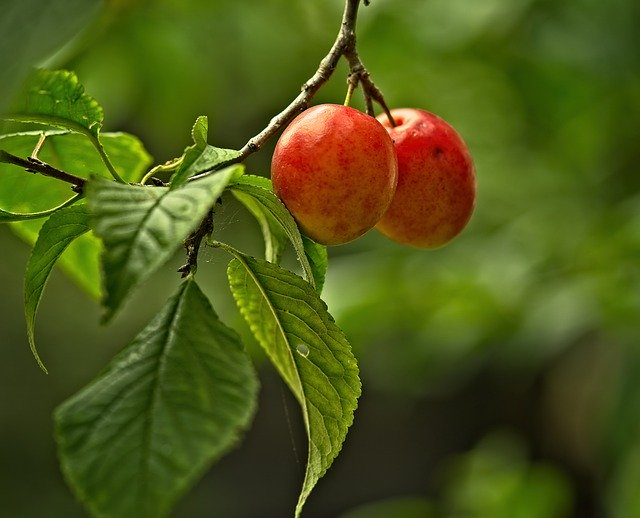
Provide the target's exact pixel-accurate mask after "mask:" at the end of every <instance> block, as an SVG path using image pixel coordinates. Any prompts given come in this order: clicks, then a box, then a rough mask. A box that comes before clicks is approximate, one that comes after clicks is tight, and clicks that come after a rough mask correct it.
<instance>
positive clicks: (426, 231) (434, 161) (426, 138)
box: [376, 108, 476, 249]
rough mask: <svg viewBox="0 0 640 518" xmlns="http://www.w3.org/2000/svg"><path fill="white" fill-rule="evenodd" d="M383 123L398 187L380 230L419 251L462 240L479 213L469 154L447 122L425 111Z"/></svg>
mask: <svg viewBox="0 0 640 518" xmlns="http://www.w3.org/2000/svg"><path fill="white" fill-rule="evenodd" d="M391 115H392V117H393V119H394V121H395V122H396V126H395V127H393V126H392V125H391V123H390V121H389V120H388V118H387V117H386V116H385V115H380V116H379V117H378V119H379V120H380V122H381V123H382V124H383V125H384V127H385V128H386V129H387V131H388V132H389V135H390V136H391V138H392V139H393V141H394V145H395V149H396V153H397V156H398V184H397V188H396V192H395V195H394V198H393V201H392V202H391V205H390V207H389V209H388V210H387V212H386V213H385V214H384V216H383V217H382V218H381V220H380V221H379V222H378V224H377V225H376V229H377V230H379V231H380V232H381V233H382V234H384V235H385V236H386V237H388V238H389V239H391V240H393V241H396V242H398V243H401V244H404V245H409V246H414V247H418V248H427V249H433V248H438V247H441V246H443V245H445V244H446V243H448V242H449V241H451V240H452V239H453V238H454V237H456V236H457V235H458V234H460V232H462V230H463V229H464V227H465V226H466V225H467V223H468V222H469V220H470V218H471V215H472V213H473V211H474V208H475V200H476V173H475V167H474V164H473V160H472V158H471V154H470V153H469V150H468V148H467V146H466V144H465V143H464V141H463V140H462V138H461V137H460V135H459V134H458V133H457V132H456V130H455V129H454V128H453V127H452V126H451V125H450V124H449V123H447V122H446V121H445V120H443V119H441V118H440V117H438V116H437V115H434V114H433V113H430V112H428V111H425V110H420V109H416V108H397V109H394V110H391Z"/></svg>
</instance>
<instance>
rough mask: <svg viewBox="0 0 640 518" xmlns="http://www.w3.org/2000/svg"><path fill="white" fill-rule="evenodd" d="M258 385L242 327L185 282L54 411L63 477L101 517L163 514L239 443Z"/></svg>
mask: <svg viewBox="0 0 640 518" xmlns="http://www.w3.org/2000/svg"><path fill="white" fill-rule="evenodd" d="M257 386H258V383H257V378H256V375H255V372H254V370H253V366H252V364H251V361H250V359H249V357H248V356H247V354H246V353H245V351H244V350H243V348H242V344H241V343H240V341H239V338H238V336H237V334H236V333H235V332H234V331H233V330H231V329H229V328H228V327H226V326H225V325H224V324H223V323H222V322H221V321H220V320H219V319H218V317H217V315H216V314H215V312H214V311H213V308H212V307H211V305H210V304H209V301H208V300H207V298H206V297H205V295H204V294H203V293H202V292H201V291H200V289H199V288H198V286H197V285H196V283H195V282H194V281H193V280H187V281H185V282H184V283H183V284H182V286H181V287H180V289H179V291H178V293H177V294H176V295H175V296H174V297H172V298H171V299H170V300H169V301H168V302H167V304H166V305H165V307H164V308H163V309H162V310H161V311H160V313H159V314H158V315H157V316H156V317H155V318H154V319H153V321H152V322H150V323H149V324H148V325H147V327H146V328H145V329H144V330H143V331H141V332H140V334H139V335H138V336H137V337H136V338H135V339H134V340H133V341H132V342H131V343H130V344H129V345H128V346H127V347H126V348H125V349H124V350H123V351H122V352H121V353H120V354H119V355H117V356H116V357H115V358H114V359H113V361H112V362H111V364H110V365H109V366H108V367H107V369H106V371H105V372H104V373H103V374H102V375H101V376H100V377H99V378H97V379H96V380H95V381H93V382H91V383H90V384H89V385H88V386H86V387H85V388H83V389H82V390H81V391H80V392H78V393H77V394H75V395H74V396H72V397H71V398H70V399H68V400H67V401H65V402H64V403H63V404H62V405H60V406H59V407H58V408H57V409H56V411H55V414H54V418H55V428H56V438H57V443H58V453H59V457H60V461H61V466H62V469H63V472H64V474H65V477H66V479H67V481H68V482H69V484H70V485H71V487H72V488H73V489H74V491H75V493H76V494H77V496H78V498H79V499H80V500H81V501H82V502H83V503H84V504H85V505H86V506H87V507H88V509H89V510H90V511H91V513H92V514H94V515H96V516H117V517H118V518H129V517H131V518H158V517H162V516H166V515H167V514H168V513H169V511H170V509H171V507H172V506H173V504H174V503H175V502H176V500H177V499H178V498H179V497H180V496H181V495H182V494H184V492H185V491H186V490H188V489H189V488H190V487H191V486H192V485H193V484H194V483H195V481H196V480H197V479H198V478H199V477H200V476H201V475H202V473H203V472H204V470H206V469H207V468H208V467H209V466H210V465H211V463H212V462H213V461H215V460H216V459H218V458H219V457H220V456H221V455H222V454H224V453H225V452H226V451H228V450H229V449H230V448H231V447H232V446H234V444H235V443H236V442H237V439H238V435H239V433H240V432H241V431H243V430H244V429H246V427H247V426H248V424H249V422H250V420H251V418H252V416H253V413H254V410H255V400H256V393H257Z"/></svg>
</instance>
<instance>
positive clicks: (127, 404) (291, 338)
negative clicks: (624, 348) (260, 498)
mask: <svg viewBox="0 0 640 518" xmlns="http://www.w3.org/2000/svg"><path fill="white" fill-rule="evenodd" d="M16 106H17V108H16V109H14V110H12V111H11V112H10V114H9V115H8V116H7V119H9V120H12V121H19V122H31V123H39V124H45V125H46V126H56V127H59V128H62V130H63V131H62V132H60V131H57V132H51V131H50V130H47V131H46V132H40V133H36V132H23V133H13V134H8V135H6V136H4V138H3V143H4V144H5V145H6V146H7V149H12V150H14V151H15V150H16V149H20V150H24V148H25V146H29V144H30V143H32V142H33V140H34V138H35V137H36V136H37V137H38V140H37V142H36V145H35V147H34V148H33V150H32V151H30V152H29V153H24V154H30V155H31V156H32V157H37V156H38V155H39V153H40V152H41V151H42V148H43V146H44V144H45V143H46V142H51V139H54V138H55V139H61V138H63V137H67V136H70V135H73V133H79V134H80V135H82V136H83V137H85V138H87V139H88V140H89V141H90V143H91V145H92V146H91V147H90V148H86V147H85V148H82V147H81V146H77V147H74V148H72V149H71V150H70V151H71V152H70V155H72V156H73V157H74V159H75V160H76V161H77V162H80V163H87V162H91V160H92V159H93V160H95V152H96V151H97V153H98V156H99V157H100V159H101V160H102V162H103V164H104V166H105V167H106V169H107V171H108V172H110V173H112V176H113V179H115V180H116V181H113V180H111V181H109V180H107V179H105V178H104V177H102V176H100V175H96V174H95V173H93V174H92V176H89V177H88V178H86V179H85V178H79V177H78V180H77V184H76V186H75V187H76V188H78V190H79V189H80V188H81V191H80V195H77V196H74V197H73V198H71V199H70V200H67V201H65V202H63V203H62V204H61V205H59V206H57V207H50V208H49V209H48V210H45V211H40V212H25V213H17V212H11V211H3V213H2V214H3V218H4V221H5V222H20V221H23V220H29V219H40V218H46V219H45V221H44V224H42V225H41V227H40V229H39V232H38V234H37V239H36V242H35V245H34V248H33V251H32V254H31V257H30V259H29V264H28V266H27V273H26V276H25V315H26V319H27V333H28V337H29V343H30V346H31V349H32V352H33V354H34V356H35V358H36V361H37V362H38V364H39V365H40V366H41V368H42V369H43V370H45V371H46V368H45V366H44V364H43V363H42V360H41V359H40V356H39V355H38V353H37V350H36V345H35V333H34V326H35V317H36V312H37V309H38V305H39V303H40V299H41V297H42V294H43V290H44V287H45V284H46V282H47V280H48V278H49V275H50V273H51V271H52V268H53V266H54V265H55V263H56V262H57V261H58V259H60V258H61V257H62V256H63V254H64V253H65V250H66V249H67V248H68V247H69V245H70V244H71V243H72V242H73V241H74V240H75V239H77V238H79V237H80V236H82V235H84V234H86V233H90V234H91V235H92V236H93V239H94V243H95V244H96V245H95V246H99V247H100V248H101V253H100V263H101V271H102V305H103V307H104V309H105V313H104V315H103V319H102V320H103V322H107V321H109V320H111V318H112V317H113V315H114V314H115V313H116V311H118V310H119V309H120V307H121V306H122V305H123V303H124V302H125V300H126V298H127V297H128V296H129V295H130V293H131V292H132V291H133V290H135V289H136V288H137V287H138V286H139V285H140V284H141V283H142V282H144V281H145V280H146V279H148V278H149V277H150V276H151V275H152V274H153V273H154V272H155V270H157V269H158V268H159V267H161V266H162V265H163V264H165V263H166V262H167V261H168V260H169V259H170V258H171V256H173V255H174V253H175V252H176V250H177V249H178V248H179V247H180V245H181V244H183V242H185V240H187V238H188V237H189V236H190V234H192V233H193V232H194V230H195V229H197V228H198V227H199V225H200V224H201V223H202V222H203V219H206V218H207V217H210V214H211V211H212V207H213V206H214V204H215V203H216V201H217V200H219V198H220V197H221V196H222V194H223V192H225V190H232V191H233V192H234V194H235V195H236V196H238V197H239V198H240V199H241V200H242V201H243V203H244V204H245V205H246V206H247V207H248V208H249V209H250V210H249V212H250V213H251V214H253V215H254V216H256V218H257V219H258V221H259V223H260V225H261V227H262V230H263V234H264V239H265V252H266V256H267V258H268V259H269V260H270V261H271V262H267V261H263V262H261V261H257V260H255V259H252V258H250V257H249V256H246V255H244V254H243V253H241V252H240V251H238V250H236V249H234V248H233V247H230V246H229V245H226V244H224V243H220V242H216V243H215V246H217V247H220V248H223V249H225V250H228V251H230V252H231V253H232V255H233V256H234V257H235V259H234V260H233V261H232V262H231V263H230V265H229V283H230V286H231V290H232V292H233V294H234V296H235V297H236V300H237V302H238V306H239V308H240V311H241V312H242V314H243V315H244V316H245V318H246V320H247V321H248V323H249V324H250V327H251V329H252V331H253V332H254V334H255V335H256V337H257V338H258V341H259V342H260V344H261V345H262V346H263V347H264V348H265V350H266V351H267V353H268V356H269V358H270V359H271V361H272V363H273V364H274V365H275V367H276V368H277V369H278V371H279V372H280V373H281V375H282V377H283V379H284V380H285V381H286V382H287V384H288V385H289V387H290V388H291V390H292V391H293V393H294V395H295V396H296V398H297V399H298V401H299V403H300V406H301V408H302V412H303V418H304V422H305V425H306V429H307V433H308V437H309V455H308V457H309V458H308V463H307V474H306V477H305V480H304V484H303V488H302V492H301V494H300V498H299V502H298V505H297V508H296V516H297V515H299V514H300V512H301V511H302V508H303V506H304V503H305V501H306V499H307V497H308V496H309V494H310V492H311V490H312V489H313V487H314V486H315V485H316V483H317V481H318V479H319V478H320V477H322V475H323V474H324V473H325V472H326V471H327V469H328V468H329V466H330V465H331V464H332V462H333V460H334V459H335V457H336V456H337V454H338V452H339V451H340V448H341V446H342V442H343V441H344V439H345V436H346V433H347V429H348V427H349V426H350V425H351V424H352V422H353V412H354V410H355V408H356V404H357V399H358V397H359V395H360V380H359V378H358V367H357V364H356V360H355V358H354V356H353V355H352V354H351V349H350V345H349V343H348V342H347V340H346V338H345V336H344V334H342V332H341V331H340V329H339V328H338V327H337V325H336V324H335V322H334V320H333V318H332V317H331V315H329V313H328V312H327V309H326V304H325V303H324V302H322V300H321V299H320V298H319V292H320V290H321V287H322V283H323V279H324V274H325V271H326V268H327V260H326V252H325V251H324V250H323V247H320V246H319V245H317V244H314V243H312V242H310V241H309V240H308V239H305V240H304V241H303V238H302V236H301V235H300V231H299V230H298V227H297V225H296V223H295V221H294V220H293V218H292V217H291V215H290V214H289V213H288V211H287V210H286V208H284V206H283V205H282V203H281V202H280V201H279V200H278V199H277V197H276V196H275V195H274V194H273V192H272V191H271V185H270V182H269V181H268V180H267V179H265V178H261V177H257V176H254V177H250V176H245V177H243V176H242V175H243V168H242V166H240V165H232V166H229V167H226V168H223V169H220V170H217V171H215V172H214V173H209V174H205V175H203V176H202V177H201V178H197V177H198V175H201V173H204V172H206V171H211V170H212V169H214V168H216V167H218V166H220V165H221V164H223V163H224V162H225V161H227V160H229V159H233V158H236V157H237V156H238V153H237V152H235V151H232V150H223V149H219V148H215V147H213V146H210V145H209V144H207V142H206V139H207V131H208V123H207V119H206V117H200V118H198V119H197V120H196V122H195V124H194V127H193V130H192V137H193V139H194V144H193V145H192V146H189V147H187V148H186V150H185V152H184V154H183V155H182V156H181V157H178V158H177V159H175V160H173V161H171V162H170V163H168V164H165V165H161V166H157V167H155V168H152V169H151V171H150V173H148V174H147V175H145V178H142V181H141V182H137V183H124V181H123V180H122V177H121V176H120V174H118V173H117V167H116V164H117V165H119V166H120V165H122V163H124V164H126V165H133V167H131V168H127V169H126V174H125V176H126V177H131V176H132V175H133V174H135V173H138V172H139V170H138V169H139V168H138V167H136V166H137V164H139V163H141V162H142V163H145V162H146V157H147V156H148V155H147V154H146V152H145V151H144V150H143V149H142V148H141V147H140V146H137V145H132V146H130V147H129V148H120V149H118V150H116V151H117V152H116V153H114V155H115V156H116V157H117V158H118V159H119V160H118V161H117V162H112V161H111V158H110V157H109V155H108V154H107V152H106V151H105V149H107V148H106V147H105V146H103V144H102V142H101V135H100V131H99V130H100V127H101V125H102V117H103V115H102V107H101V106H100V105H99V104H98V103H97V102H96V101H95V100H94V99H93V98H91V97H89V96H88V95H87V94H86V93H84V89H83V88H82V86H81V85H80V84H79V83H78V80H77V77H76V76H75V75H74V74H73V73H71V72H60V71H53V72H47V71H44V70H39V71H37V72H36V73H35V74H34V76H33V77H31V78H30V80H29V82H28V83H27V86H26V87H25V94H24V97H22V98H20V99H19V101H18V103H17V105H16ZM123 138H125V139H126V138H129V137H127V136H125V137H123ZM107 141H108V139H107ZM132 142H135V141H132ZM50 147H53V144H51V146H50ZM56 149H57V148H56ZM5 151H6V150H5ZM83 151H84V154H83ZM64 156H66V155H63V157H64ZM54 158H55V157H54ZM73 163H74V162H71V165H72V164H73ZM132 170H133V172H132ZM158 173H165V174H168V175H169V178H170V180H169V185H168V186H166V187H165V186H158V185H146V184H145V181H146V180H147V179H151V178H152V175H154V174H158ZM16 181H18V182H19V181H20V180H19V179H17V180H16ZM43 181H46V178H45V177H44V176H37V177H35V181H34V182H33V189H34V190H35V189H42V188H43V186H42V185H41V184H40V182H43ZM11 185H12V183H11V182H4V183H3V184H1V185H0V190H4V192H5V193H6V194H5V197H4V199H5V200H7V199H8V198H10V191H9V189H8V188H9V187H11ZM83 197H86V203H85V202H84V201H83V202H79V201H78V200H79V198H83ZM18 201H20V202H22V198H19V199H18ZM21 208H22V210H25V207H24V204H22V206H21ZM27 210H28V209H27ZM208 215H209V216H208ZM207 233H210V231H209V230H207ZM202 237H204V236H202ZM287 241H291V242H292V243H293V248H294V251H295V253H296V254H297V255H298V260H299V261H300V263H301V265H302V270H303V273H304V275H305V277H306V280H305V279H303V278H302V277H299V276H298V275H297V274H295V273H293V272H290V271H288V270H286V269H284V268H281V267H279V266H278V265H277V263H278V262H279V261H280V259H281V255H282V253H281V252H282V250H284V248H285V247H286V244H287V243H286V242H287ZM98 243H99V245H98ZM195 246H196V253H197V247H199V246H200V243H199V242H198V243H196V244H195ZM312 264H313V267H312ZM72 265H73V266H74V267H75V268H83V267H84V264H82V263H76V264H75V265H74V264H73V262H72ZM187 266H188V268H187V269H186V270H184V276H186V277H187V280H185V281H184V282H183V285H182V287H181V288H180V290H179V291H178V293H177V294H176V295H175V296H174V297H172V298H171V299H170V300H169V301H168V302H167V304H166V306H165V307H164V309H162V310H161V311H160V313H159V314H158V315H157V316H156V317H155V318H154V319H153V320H152V322H151V323H149V325H148V326H147V327H146V328H145V329H144V330H143V331H142V332H141V333H140V334H139V335H138V336H137V337H136V338H135V339H134V340H133V342H131V344H130V345H129V346H127V347H126V348H125V349H124V350H123V351H122V352H121V353H120V354H119V355H118V356H117V357H116V358H114V359H113V361H112V362H111V364H110V365H109V366H108V367H107V369H106V371H105V372H104V373H103V374H101V375H100V377H98V378H97V379H96V380H94V381H93V382H92V383H90V384H89V385H88V386H87V387H85V388H84V389H83V390H81V391H80V392H79V393H77V394H76V395H75V396H73V397H71V398H70V399H68V400H67V401H65V402H64V403H63V404H62V405H60V407H59V408H58V409H57V410H56V413H55V421H56V438H57V441H58V447H59V456H60V462H61V465H62V469H63V471H64V473H65V476H66V478H67V481H68V482H69V484H70V485H71V487H72V489H73V490H74V491H75V493H76V494H77V495H78V498H79V499H80V500H81V501H82V502H83V503H84V504H85V505H86V506H87V508H88V509H89V510H90V511H91V512H92V513H93V514H95V515H97V516H164V515H166V514H168V513H169V511H170V510H171V508H172V507H173V505H174V504H175V501H176V500H177V498H178V497H179V496H180V495H181V494H182V493H184V492H185V491H186V490H187V489H188V488H189V487H190V486H192V485H193V484H194V483H195V481H196V480H197V477H198V476H199V475H201V473H202V471H203V469H204V468H206V467H207V466H208V465H209V464H211V462H212V461H213V460H214V459H216V458H217V457H219V456H220V455H221V454H223V453H225V451H227V450H228V449H229V448H230V447H231V446H233V445H234V444H235V442H236V439H237V435H238V434H239V432H241V431H242V430H244V429H246V428H247V426H248V423H249V420H250V418H251V416H252V414H253V412H254V408H255V405H256V389H257V378H256V375H255V373H254V371H253V369H252V367H251V363H250V360H249V358H248V357H247V355H246V352H245V351H244V349H243V346H242V344H241V342H240V339H239V337H238V336H237V335H236V334H235V333H234V332H233V331H231V330H230V329H229V328H227V327H226V326H225V325H224V324H222V322H221V321H220V320H219V319H218V317H217V315H216V314H215V312H214V311H213V309H212V308H211V306H210V305H209V302H208V301H207V299H206V297H205V296H204V294H203V293H202V292H201V291H200V289H199V288H198V286H197V284H196V282H195V280H194V276H195V274H196V263H195V262H194V263H192V264H188V265H187ZM93 288H94V289H97V287H95V286H94V287H93ZM125 488H126V490H125ZM123 493H126V494H127V497H126V498H123V497H122V494H123Z"/></svg>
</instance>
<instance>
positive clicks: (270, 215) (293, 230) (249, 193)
mask: <svg viewBox="0 0 640 518" xmlns="http://www.w3.org/2000/svg"><path fill="white" fill-rule="evenodd" d="M231 192H232V193H233V194H234V195H235V196H236V197H237V198H238V200H239V201H240V202H242V203H243V204H245V205H246V206H247V208H248V209H249V211H250V212H251V213H252V214H253V215H254V216H255V217H256V218H257V219H258V222H259V223H260V227H261V228H262V232H263V234H264V236H265V255H266V257H267V260H270V261H271V260H273V262H277V259H279V257H280V255H281V253H282V248H283V246H284V243H283V240H282V234H283V232H284V234H285V235H286V236H288V238H289V240H290V241H291V243H292V244H293V249H294V250H295V252H296V255H297V256H298V261H300V265H301V266H302V273H303V274H304V277H305V279H307V280H308V281H309V282H310V283H311V284H312V285H313V286H314V287H316V276H315V275H314V269H313V268H312V266H311V264H310V263H309V258H308V256H307V253H306V251H305V246H304V242H303V241H302V235H301V234H300V230H299V229H298V225H297V223H296V221H295V220H294V219H293V216H292V215H291V213H290V212H289V211H288V210H287V208H286V207H285V206H284V204H283V203H282V202H281V201H280V200H279V199H278V197H277V196H276V195H275V194H274V192H273V190H272V188H271V180H269V179H268V178H263V177H261V176H253V175H244V176H242V177H241V178H238V180H236V181H235V182H234V183H233V185H232V186H231ZM238 195H240V196H238ZM248 198H253V199H254V200H255V201H253V202H251V201H250V202H249V205H251V206H249V205H247V199H248Z"/></svg>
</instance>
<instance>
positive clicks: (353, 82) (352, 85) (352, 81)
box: [344, 74, 358, 106]
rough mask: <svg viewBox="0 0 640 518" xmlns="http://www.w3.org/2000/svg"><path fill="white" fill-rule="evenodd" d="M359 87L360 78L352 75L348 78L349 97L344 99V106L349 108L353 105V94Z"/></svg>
mask: <svg viewBox="0 0 640 518" xmlns="http://www.w3.org/2000/svg"><path fill="white" fill-rule="evenodd" d="M357 86H358V78H357V76H352V75H351V74H350V75H349V77H348V78H347V96H346V97H345V99H344V105H345V106H349V105H350V104H351V97H353V92H354V91H355V89H356V87H357Z"/></svg>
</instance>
